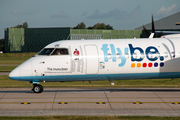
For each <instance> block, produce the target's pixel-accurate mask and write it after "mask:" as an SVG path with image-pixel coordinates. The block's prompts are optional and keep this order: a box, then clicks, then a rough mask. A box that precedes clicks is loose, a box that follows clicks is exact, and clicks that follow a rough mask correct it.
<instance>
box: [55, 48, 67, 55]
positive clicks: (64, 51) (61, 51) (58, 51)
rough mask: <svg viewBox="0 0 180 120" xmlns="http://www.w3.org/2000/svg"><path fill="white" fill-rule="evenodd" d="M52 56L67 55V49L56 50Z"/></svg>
mask: <svg viewBox="0 0 180 120" xmlns="http://www.w3.org/2000/svg"><path fill="white" fill-rule="evenodd" d="M52 55H69V52H68V49H67V48H56V49H55V50H54V52H53V53H52Z"/></svg>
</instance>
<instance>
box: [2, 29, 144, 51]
mask: <svg viewBox="0 0 180 120" xmlns="http://www.w3.org/2000/svg"><path fill="white" fill-rule="evenodd" d="M141 35H142V30H92V29H91V30H90V29H71V28H70V27H65V28H5V47H4V53H9V52H38V51H40V50H41V49H42V48H43V47H45V46H46V45H48V44H50V43H52V42H55V41H58V40H77V39H120V38H134V37H136V38H140V37H141Z"/></svg>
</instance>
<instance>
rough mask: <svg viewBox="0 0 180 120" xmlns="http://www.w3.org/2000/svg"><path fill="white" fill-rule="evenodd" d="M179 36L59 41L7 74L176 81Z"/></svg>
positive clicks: (36, 78)
mask: <svg viewBox="0 0 180 120" xmlns="http://www.w3.org/2000/svg"><path fill="white" fill-rule="evenodd" d="M179 46H180V37H177V38H175V37H174V38H167V37H166V38H140V39H100V40H60V41H56V42H53V43H51V44H49V45H47V46H46V47H45V48H43V49H42V50H41V51H40V52H39V53H37V54H36V55H35V56H33V57H32V58H30V59H28V60H26V61H25V62H23V63H22V64H21V65H19V66H18V67H16V68H15V69H14V70H13V71H11V72H10V74H9V78H10V79H12V80H18V81H28V82H30V83H33V88H32V91H33V92H34V93H41V92H43V86H42V85H40V84H39V83H40V82H65V81H97V80H109V81H110V82H111V84H112V85H113V84H114V82H113V80H128V79H160V78H180V47H179Z"/></svg>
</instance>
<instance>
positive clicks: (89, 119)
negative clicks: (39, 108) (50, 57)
mask: <svg viewBox="0 0 180 120" xmlns="http://www.w3.org/2000/svg"><path fill="white" fill-rule="evenodd" d="M179 119H180V117H152V116H42V117H41V116H38V117H0V120H179Z"/></svg>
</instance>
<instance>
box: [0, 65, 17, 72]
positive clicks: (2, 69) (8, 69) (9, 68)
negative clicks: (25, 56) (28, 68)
mask: <svg viewBox="0 0 180 120" xmlns="http://www.w3.org/2000/svg"><path fill="white" fill-rule="evenodd" d="M16 67H17V66H0V72H11V71H12V70H13V69H14V68H16Z"/></svg>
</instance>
